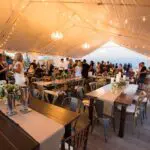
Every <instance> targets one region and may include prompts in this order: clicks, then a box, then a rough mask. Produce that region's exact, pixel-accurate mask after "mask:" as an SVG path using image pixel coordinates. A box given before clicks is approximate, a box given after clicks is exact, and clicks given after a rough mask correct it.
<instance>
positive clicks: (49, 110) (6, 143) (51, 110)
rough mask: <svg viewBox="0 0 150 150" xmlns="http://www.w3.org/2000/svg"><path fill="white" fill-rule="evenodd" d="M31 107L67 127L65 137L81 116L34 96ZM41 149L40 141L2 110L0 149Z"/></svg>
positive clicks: (0, 113)
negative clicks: (73, 123) (72, 124)
mask: <svg viewBox="0 0 150 150" xmlns="http://www.w3.org/2000/svg"><path fill="white" fill-rule="evenodd" d="M30 108H32V109H33V110H35V111H37V112H39V113H41V114H43V115H44V116H46V117H48V118H50V119H52V120H54V121H56V122H57V123H59V124H61V125H63V126H64V127H65V134H64V138H67V137H69V136H71V123H72V122H73V121H75V120H76V119H77V118H78V117H79V114H78V113H75V112H72V111H69V110H66V109H64V108H61V107H57V106H55V105H52V104H48V103H46V102H44V101H41V100H38V99H34V98H33V97H30ZM49 128H51V126H49ZM39 130H42V129H39ZM60 142H61V141H60ZM39 149H40V143H38V142H37V141H36V140H35V139H33V137H31V136H30V135H29V134H28V133H27V132H25V131H24V130H23V128H21V127H20V126H19V125H18V124H16V123H15V122H14V121H12V119H11V118H9V117H7V116H6V115H5V114H4V113H3V112H2V111H0V150H39Z"/></svg>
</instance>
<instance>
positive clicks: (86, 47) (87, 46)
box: [82, 43, 90, 49]
mask: <svg viewBox="0 0 150 150" xmlns="http://www.w3.org/2000/svg"><path fill="white" fill-rule="evenodd" d="M82 48H83V49H89V48H90V45H89V44H88V43H84V44H83V45H82Z"/></svg>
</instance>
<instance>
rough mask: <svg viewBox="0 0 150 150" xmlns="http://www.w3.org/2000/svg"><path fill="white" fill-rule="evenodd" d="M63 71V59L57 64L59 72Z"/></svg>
mask: <svg viewBox="0 0 150 150" xmlns="http://www.w3.org/2000/svg"><path fill="white" fill-rule="evenodd" d="M64 69H65V63H64V59H63V58H62V59H61V60H60V63H59V72H60V73H62V72H63V70H64Z"/></svg>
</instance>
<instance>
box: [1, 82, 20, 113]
mask: <svg viewBox="0 0 150 150" xmlns="http://www.w3.org/2000/svg"><path fill="white" fill-rule="evenodd" d="M20 97H21V91H20V87H19V86H18V85H15V84H2V85H0V98H1V99H3V100H4V101H6V105H7V109H8V112H7V114H8V115H9V116H12V115H15V114H16V113H17V112H16V111H15V101H16V100H19V99H20Z"/></svg>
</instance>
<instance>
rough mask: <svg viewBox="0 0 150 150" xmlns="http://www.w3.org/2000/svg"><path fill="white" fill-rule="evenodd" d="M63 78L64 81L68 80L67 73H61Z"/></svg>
mask: <svg viewBox="0 0 150 150" xmlns="http://www.w3.org/2000/svg"><path fill="white" fill-rule="evenodd" d="M61 76H62V78H63V79H67V78H68V74H67V73H66V72H65V71H63V72H62V73H61Z"/></svg>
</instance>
